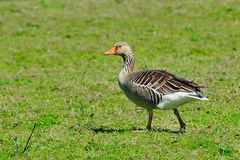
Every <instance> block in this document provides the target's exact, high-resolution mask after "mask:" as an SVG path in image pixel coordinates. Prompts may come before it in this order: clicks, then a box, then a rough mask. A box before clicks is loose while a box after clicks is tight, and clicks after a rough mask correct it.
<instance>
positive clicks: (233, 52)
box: [0, 0, 240, 159]
mask: <svg viewBox="0 0 240 160" xmlns="http://www.w3.org/2000/svg"><path fill="white" fill-rule="evenodd" d="M239 5H240V3H239V1H237V0H236V1H234V0H230V1H229V0H222V1H221V2H219V1H216V0H213V1H207V0H203V1H193V0H192V1H185V2H184V1H177V0H174V1H156V0H153V1H144V0H142V1H136V0H133V1H124V0H122V1H121V0H115V1H107V0H101V1H97V0H82V1H74V0H69V1H64V0H60V1H59V0H49V1H48V0H39V1H19V0H9V1H0V68H1V70H0V159H146V158H148V159H239V157H240V149H239V148H240V135H239V132H240V129H239V128H240V108H239V104H240V98H239V96H240V92H239V90H240V88H239V87H240V69H239V68H240V47H239V46H240V30H239V28H240V21H239V19H240V9H239V7H238V6H239ZM117 41H127V42H128V43H129V44H131V45H132V46H133V47H134V51H135V55H136V59H137V61H136V67H135V68H136V70H143V69H148V68H152V69H165V70H168V71H169V72H171V73H174V74H176V75H178V76H182V77H186V78H187V79H190V80H191V79H192V80H194V81H196V82H198V83H200V84H207V85H208V87H209V88H208V89H207V90H205V91H204V93H205V95H206V96H207V97H208V98H209V99H210V100H209V101H208V102H196V103H192V104H187V105H185V106H182V107H181V108H180V114H181V115H182V117H183V119H184V120H185V122H186V124H187V130H186V134H183V135H176V134H171V133H167V132H143V133H132V132H130V131H129V130H130V129H132V128H134V127H136V128H144V127H145V125H146V121H147V114H146V112H145V111H144V110H142V111H141V112H136V107H135V106H134V104H133V103H132V102H130V101H129V100H127V99H126V98H125V96H124V95H123V93H122V92H121V90H120V89H119V87H118V84H117V78H118V73H119V72H120V70H121V65H122V64H121V63H122V62H121V59H119V58H118V57H106V56H103V52H104V51H105V50H107V49H109V48H111V47H112V45H113V44H114V43H115V42H117ZM34 123H37V127H36V129H35V132H34V134H33V137H32V139H31V141H30V147H29V148H28V149H27V151H26V152H25V153H24V154H22V151H23V149H24V146H25V143H26V141H27V139H28V137H29V134H30V133H31V130H32V127H33V125H34ZM178 127H179V126H178V123H177V120H176V117H175V116H174V115H173V113H172V112H171V111H158V110H156V111H155V117H154V128H156V129H170V130H177V129H178Z"/></svg>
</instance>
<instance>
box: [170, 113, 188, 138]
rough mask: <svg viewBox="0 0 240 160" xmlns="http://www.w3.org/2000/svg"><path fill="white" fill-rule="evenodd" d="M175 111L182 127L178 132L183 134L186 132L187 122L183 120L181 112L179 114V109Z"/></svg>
mask: <svg viewBox="0 0 240 160" xmlns="http://www.w3.org/2000/svg"><path fill="white" fill-rule="evenodd" d="M173 112H174V114H175V115H176V116H177V119H178V122H179V124H180V127H181V128H180V130H179V131H178V133H180V134H182V133H184V132H185V128H186V124H185V123H184V122H183V120H182V118H181V117H180V114H179V112H178V110H177V109H174V110H173Z"/></svg>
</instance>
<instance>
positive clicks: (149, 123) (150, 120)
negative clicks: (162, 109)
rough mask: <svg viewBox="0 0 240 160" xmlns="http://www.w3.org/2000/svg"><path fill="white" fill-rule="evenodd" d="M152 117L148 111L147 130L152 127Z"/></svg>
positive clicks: (151, 113)
mask: <svg viewBox="0 0 240 160" xmlns="http://www.w3.org/2000/svg"><path fill="white" fill-rule="evenodd" d="M152 119H153V112H148V124H147V130H151V129H152Z"/></svg>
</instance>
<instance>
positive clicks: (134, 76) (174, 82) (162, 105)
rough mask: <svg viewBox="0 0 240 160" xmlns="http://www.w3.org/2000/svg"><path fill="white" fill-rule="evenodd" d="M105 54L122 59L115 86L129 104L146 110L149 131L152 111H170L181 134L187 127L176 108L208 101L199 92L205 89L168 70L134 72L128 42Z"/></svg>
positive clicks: (115, 46) (117, 44)
mask: <svg viewBox="0 0 240 160" xmlns="http://www.w3.org/2000/svg"><path fill="white" fill-rule="evenodd" d="M104 54H105V55H116V56H121V57H122V59H123V67H122V71H121V72H120V73H119V78H118V84H119V86H120V88H121V90H122V91H123V92H124V94H125V95H126V96H127V97H128V98H129V99H130V100H131V101H132V102H134V103H135V104H136V105H137V106H140V107H143V108H145V109H146V110H147V112H148V123H147V127H146V129H147V130H151V129H152V119H153V110H154V109H160V110H173V113H174V114H175V116H176V117H177V119H178V122H179V124H180V129H179V130H178V133H180V134H181V133H184V132H185V128H186V124H185V123H184V121H183V120H182V118H181V116H180V114H179V112H178V109H177V108H178V107H179V106H181V105H183V104H186V103H188V102H192V101H195V100H201V101H204V100H207V98H206V97H204V96H203V95H202V92H201V90H200V89H201V88H204V87H205V86H202V85H198V84H196V83H194V82H193V81H188V80H186V79H184V78H181V77H177V76H175V75H173V74H171V73H168V72H167V71H163V70H147V71H140V72H133V68H134V63H135V61H134V54H133V50H132V48H131V47H130V45H129V44H128V43H127V42H118V43H116V44H115V45H114V46H113V48H112V49H110V50H108V51H106V52H105V53H104Z"/></svg>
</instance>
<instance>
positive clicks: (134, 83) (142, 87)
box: [128, 70, 203, 105]
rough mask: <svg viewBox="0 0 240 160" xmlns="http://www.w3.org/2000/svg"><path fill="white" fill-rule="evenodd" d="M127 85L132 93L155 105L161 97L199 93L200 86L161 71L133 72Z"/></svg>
mask: <svg viewBox="0 0 240 160" xmlns="http://www.w3.org/2000/svg"><path fill="white" fill-rule="evenodd" d="M128 83H129V84H130V85H129V86H130V87H129V88H130V90H131V91H132V92H134V93H135V94H137V95H138V96H140V97H143V98H145V99H147V100H150V101H152V103H153V104H154V105H157V104H158V103H159V102H161V100H162V96H163V95H167V94H171V93H176V92H189V93H190V92H196V93H198V92H201V91H200V88H202V87H203V86H200V85H198V84H196V83H194V82H193V81H188V80H186V79H184V78H180V77H176V76H175V75H173V74H171V73H168V72H166V71H162V70H150V71H142V72H135V73H132V74H131V75H130V76H129V79H128Z"/></svg>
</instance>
